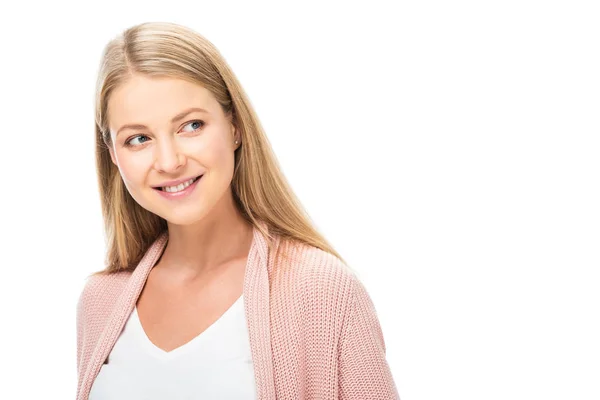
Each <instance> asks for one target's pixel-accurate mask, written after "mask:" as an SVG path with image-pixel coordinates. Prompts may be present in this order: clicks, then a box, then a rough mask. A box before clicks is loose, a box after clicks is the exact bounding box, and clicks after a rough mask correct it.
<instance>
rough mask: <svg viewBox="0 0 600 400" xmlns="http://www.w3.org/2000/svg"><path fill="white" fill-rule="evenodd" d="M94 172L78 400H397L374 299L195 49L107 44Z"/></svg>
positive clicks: (220, 74) (208, 53) (171, 42)
mask: <svg viewBox="0 0 600 400" xmlns="http://www.w3.org/2000/svg"><path fill="white" fill-rule="evenodd" d="M96 162H97V172H98V179H99V188H100V192H101V203H102V211H103V216H104V220H105V228H106V232H107V238H108V253H107V259H106V265H107V267H106V268H105V269H103V270H101V271H98V272H96V273H94V274H93V275H91V276H90V277H88V279H87V281H86V284H85V287H84V289H83V291H82V293H81V296H80V299H79V302H78V306H77V370H78V388H77V399H92V400H104V399H111V400H115V399H127V400H134V399H146V400H148V399H209V398H210V399H275V398H278V399H357V400H358V399H397V398H398V393H397V389H396V386H395V383H394V382H393V379H392V376H391V373H390V369H389V366H388V363H387V361H386V358H385V343H384V339H383V335H382V332H381V329H380V324H379V321H378V319H377V315H376V312H375V309H374V306H373V303H372V302H371V299H370V297H369V295H368V294H367V292H366V291H365V288H364V286H363V285H362V283H361V282H360V281H359V280H358V279H357V278H356V276H355V275H354V274H353V272H352V271H351V270H350V269H349V267H348V266H347V265H346V263H345V262H344V261H343V259H342V258H341V256H340V255H338V254H337V253H336V251H335V250H334V249H333V248H332V247H331V246H330V245H329V244H328V243H327V241H326V240H325V239H324V238H323V237H322V236H321V235H320V234H319V233H318V232H317V230H316V229H315V228H314V227H313V226H312V225H311V222H310V219H309V218H308V217H307V215H306V214H305V212H304V211H303V209H302V207H301V206H300V204H299V202H298V200H297V199H296V197H295V196H294V195H293V193H292V190H291V189H290V187H289V186H288V184H287V182H286V180H285V179H284V177H283V175H282V173H281V171H280V170H279V166H278V164H277V162H276V158H275V156H274V155H273V153H272V151H271V148H270V145H269V142H268V140H267V138H266V136H265V134H264V132H263V130H262V128H261V126H260V123H259V120H258V118H257V116H256V114H255V113H254V111H253V109H252V107H251V104H250V102H249V100H248V98H247V97H246V95H245V93H244V91H243V89H242V88H241V86H240V84H239V82H238V81H237V79H236V77H235V76H234V74H233V73H232V71H231V70H230V68H229V67H228V65H227V64H226V62H225V61H224V60H223V58H222V56H221V55H220V53H219V52H218V51H217V49H215V47H214V46H213V45H212V44H211V43H210V42H208V41H207V40H206V39H205V38H203V37H202V36H200V35H198V34H197V33H195V32H194V31H192V30H190V29H187V28H185V27H183V26H180V25H176V24H170V23H145V24H140V25H137V26H134V27H132V28H130V29H128V30H126V31H125V32H124V33H123V34H122V35H120V36H119V37H117V38H115V39H114V40H113V41H111V42H110V43H109V44H108V45H107V47H106V48H105V53H104V55H103V59H102V62H101V67H100V71H99V77H98V82H97V96H96Z"/></svg>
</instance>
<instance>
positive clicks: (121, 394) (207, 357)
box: [89, 295, 256, 400]
mask: <svg viewBox="0 0 600 400" xmlns="http://www.w3.org/2000/svg"><path fill="white" fill-rule="evenodd" d="M107 361H108V362H107V363H106V364H103V365H102V367H101V369H100V372H99V373H98V376H97V378H96V380H95V381H94V384H93V386H92V389H91V392H90V396H89V399H90V400H108V399H110V400H142V399H143V400H158V399H161V400H163V399H174V400H178V399H181V400H183V399H185V400H194V399H216V398H218V399H225V400H228V399H255V398H256V395H255V392H256V387H255V382H254V369H253V364H252V355H251V352H250V340H249V336H248V327H247V325H246V320H245V317H244V301H243V295H242V296H240V297H239V298H238V300H236V302H235V303H234V304H233V305H232V306H231V307H229V309H227V310H226V311H225V312H224V313H223V315H221V317H220V318H219V319H218V320H216V321H215V322H214V323H213V324H212V325H210V326H209V327H208V328H207V329H205V330H204V331H203V332H202V333H200V334H199V335H198V336H196V337H194V338H193V339H192V340H190V341H189V342H187V343H185V344H183V345H181V346H179V347H177V348H176V349H173V350H171V351H165V350H163V349H161V348H160V347H158V346H156V345H155V344H154V343H152V341H151V340H150V338H148V336H147V335H146V332H145V331H144V328H143V326H142V324H141V322H140V319H139V316H138V313H137V307H134V308H133V311H132V312H131V314H130V315H129V317H128V319H127V322H126V323H125V327H124V328H123V330H122V331H121V333H120V335H119V337H118V339H117V341H116V343H115V345H114V347H113V349H112V351H111V352H110V354H109V356H108V358H107ZM231 382H235V385H232V384H231Z"/></svg>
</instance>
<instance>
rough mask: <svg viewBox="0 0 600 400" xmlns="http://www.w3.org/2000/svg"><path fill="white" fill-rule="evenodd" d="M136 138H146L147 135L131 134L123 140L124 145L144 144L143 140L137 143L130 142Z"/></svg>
mask: <svg viewBox="0 0 600 400" xmlns="http://www.w3.org/2000/svg"><path fill="white" fill-rule="evenodd" d="M137 138H148V136H146V135H136V136H133V137H131V138H130V139H127V141H126V142H125V145H126V146H139V145H140V144H144V142H145V141H144V142H141V143H138V144H135V143H131V142H132V141H133V140H135V139H137Z"/></svg>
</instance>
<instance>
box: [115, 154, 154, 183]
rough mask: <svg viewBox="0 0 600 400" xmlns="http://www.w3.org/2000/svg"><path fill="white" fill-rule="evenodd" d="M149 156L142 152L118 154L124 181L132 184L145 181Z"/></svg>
mask: <svg viewBox="0 0 600 400" xmlns="http://www.w3.org/2000/svg"><path fill="white" fill-rule="evenodd" d="M147 158H148V157H144V155H142V154H131V153H130V154H126V153H121V154H117V159H118V161H119V172H120V173H121V177H122V178H123V181H125V182H126V183H128V187H129V186H130V185H136V184H139V183H141V182H142V181H143V179H144V177H145V176H146V170H147V169H148V160H147Z"/></svg>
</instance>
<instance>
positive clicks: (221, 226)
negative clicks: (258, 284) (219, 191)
mask: <svg viewBox="0 0 600 400" xmlns="http://www.w3.org/2000/svg"><path fill="white" fill-rule="evenodd" d="M168 230H169V240H168V242H167V245H166V248H165V250H164V252H163V254H162V256H161V258H160V261H159V263H158V264H157V265H156V266H155V268H159V267H160V269H162V270H165V271H166V270H171V271H172V272H176V273H181V275H182V276H186V277H198V276H202V275H204V274H206V273H210V272H213V271H214V270H215V269H218V268H219V267H220V266H223V265H225V264H227V263H229V262H232V261H235V260H239V259H242V258H246V257H247V256H248V252H249V250H250V246H251V243H252V239H253V227H252V225H251V224H250V223H249V222H247V221H246V220H245V219H244V218H243V217H242V215H241V214H240V213H239V211H238V210H237V208H236V207H235V206H234V203H233V197H232V196H231V195H229V196H224V199H223V201H221V202H219V204H217V205H216V206H215V207H214V209H213V210H211V212H210V214H209V215H207V216H205V217H204V218H203V219H202V220H200V221H198V222H196V223H194V224H190V225H174V224H171V223H168Z"/></svg>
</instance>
